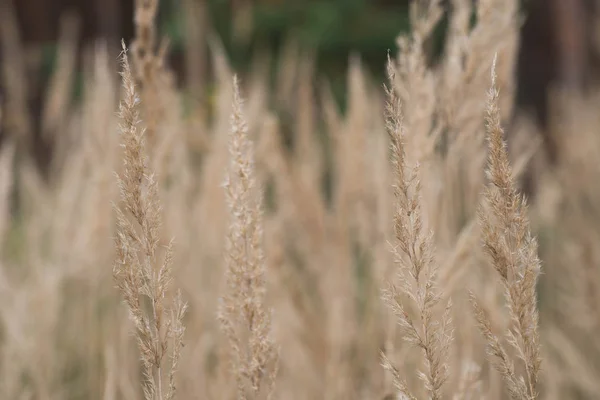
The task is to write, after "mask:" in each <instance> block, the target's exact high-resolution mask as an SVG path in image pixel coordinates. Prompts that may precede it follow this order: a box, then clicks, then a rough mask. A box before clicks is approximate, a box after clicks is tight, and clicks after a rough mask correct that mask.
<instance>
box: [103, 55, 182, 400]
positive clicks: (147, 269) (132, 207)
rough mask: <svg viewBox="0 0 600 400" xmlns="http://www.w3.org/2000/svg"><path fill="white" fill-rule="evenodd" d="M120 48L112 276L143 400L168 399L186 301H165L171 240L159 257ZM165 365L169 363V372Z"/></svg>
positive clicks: (150, 191) (155, 208) (152, 198)
mask: <svg viewBox="0 0 600 400" xmlns="http://www.w3.org/2000/svg"><path fill="white" fill-rule="evenodd" d="M123 51H124V53H123V59H122V63H123V71H122V72H121V76H122V78H123V89H124V93H123V98H122V101H121V104H120V106H119V114H120V119H121V125H120V129H121V134H122V141H123V144H122V146H123V148H124V168H123V171H122V173H121V174H119V175H118V176H117V180H118V184H119V189H120V194H121V202H122V205H121V206H120V207H116V213H117V219H118V222H117V226H118V228H117V236H116V239H115V244H116V249H117V258H116V260H115V263H114V269H113V274H114V278H115V281H116V283H117V285H118V287H119V289H120V290H121V292H122V294H123V297H124V298H125V302H126V303H127V306H128V307H129V311H130V318H131V320H132V322H133V323H134V325H135V330H136V338H137V341H138V345H139V349H140V352H141V360H142V365H143V371H144V376H145V380H144V383H143V388H144V394H145V397H146V400H163V399H167V400H170V399H173V398H175V392H176V390H175V372H176V370H177V364H178V361H179V357H180V350H181V347H182V345H183V334H184V331H185V328H184V326H183V316H184V314H185V310H186V308H187V305H186V304H185V303H184V302H183V300H182V298H181V293H180V292H178V294H177V296H175V297H174V299H173V305H172V306H171V305H168V304H167V303H166V300H167V298H168V295H169V293H168V292H169V288H170V286H171V281H172V265H171V262H172V258H173V244H172V242H171V243H169V245H168V247H167V249H166V252H165V255H164V259H163V260H159V257H158V253H159V231H160V225H161V221H160V213H161V208H160V205H159V199H158V188H157V183H156V179H155V177H154V175H153V173H152V172H151V171H149V168H148V166H147V159H146V157H145V155H144V129H143V128H141V126H140V119H139V112H138V104H139V98H138V96H137V93H136V89H135V84H134V83H133V78H132V75H131V69H130V67H129V61H128V58H127V54H126V48H125V44H124V43H123ZM169 347H170V349H169ZM169 354H170V363H167V362H165V360H164V359H165V356H167V355H169ZM166 364H169V365H168V366H169V371H168V374H167V370H166V367H167V365H166ZM167 385H168V387H163V386H167Z"/></svg>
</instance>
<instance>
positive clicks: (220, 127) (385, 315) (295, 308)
mask: <svg viewBox="0 0 600 400" xmlns="http://www.w3.org/2000/svg"><path fill="white" fill-rule="evenodd" d="M441 4H442V3H441V1H430V2H415V3H414V5H413V8H412V13H411V23H412V26H413V30H412V31H411V32H409V33H408V34H406V35H403V36H401V37H400V38H399V39H398V50H399V54H398V57H397V59H392V60H389V64H388V75H389V79H388V82H387V84H386V85H385V88H384V90H382V89H381V87H380V86H381V85H380V84H379V83H376V82H372V81H371V80H370V79H369V78H368V75H367V74H366V73H365V71H364V70H363V68H362V67H361V64H360V59H359V57H353V58H352V59H351V60H350V63H349V70H348V77H347V79H348V85H347V87H348V92H347V94H346V96H347V100H348V107H347V111H346V112H345V113H341V112H340V111H339V109H338V107H337V104H336V103H335V102H334V101H333V96H332V93H331V92H330V89H329V87H328V86H327V84H326V83H323V84H319V85H315V84H314V82H315V81H317V79H315V74H316V73H315V70H314V67H315V65H314V62H313V61H314V60H313V58H312V57H311V56H310V55H309V54H308V55H307V54H304V53H302V50H301V49H300V48H299V47H298V46H297V45H295V44H294V43H293V42H287V43H286V44H285V51H284V52H283V56H282V58H281V59H280V60H279V64H280V65H279V69H278V71H279V76H278V79H277V81H276V83H275V87H270V86H269V81H270V79H269V78H270V77H269V70H268V68H267V65H268V63H267V62H266V60H265V59H262V58H261V59H258V60H256V63H255V65H256V68H255V69H254V70H253V72H252V73H251V74H249V75H248V76H246V77H244V80H243V82H244V85H242V84H241V83H240V81H239V80H237V79H233V77H234V75H235V73H234V71H232V69H231V67H230V66H229V63H228V60H227V57H226V55H225V54H224V52H223V51H222V48H221V46H220V44H219V42H218V40H216V39H214V38H212V37H211V39H210V41H209V43H210V46H209V48H207V49H203V50H202V51H196V50H192V49H194V41H195V40H200V39H198V38H201V37H204V36H208V32H205V31H204V30H202V29H198V27H197V26H194V25H193V23H192V22H193V21H191V20H192V19H193V18H192V17H193V15H201V14H202V13H203V11H202V9H201V8H198V6H197V4H195V3H194V2H193V1H192V0H190V1H187V2H186V7H187V8H188V9H189V10H190V15H188V17H189V20H188V22H187V29H188V30H189V32H188V36H187V40H189V43H187V48H189V49H190V53H192V54H189V55H188V56H189V59H187V60H186V65H188V74H189V75H190V76H188V77H186V78H187V79H188V80H189V82H192V87H190V88H189V92H188V91H187V90H184V89H179V88H177V86H176V84H175V80H174V77H173V72H172V71H171V70H170V69H169V66H168V65H167V64H166V62H165V60H166V58H165V55H166V54H167V52H168V47H167V46H166V45H159V42H160V38H159V37H158V36H157V32H156V28H155V23H154V19H155V16H156V7H157V6H158V3H157V1H156V0H154V1H152V0H140V1H137V2H136V27H137V30H136V32H137V33H136V38H135V41H134V42H133V43H132V44H131V60H129V59H128V57H127V54H125V53H124V54H123V55H122V57H123V58H122V61H123V62H122V65H121V66H118V65H116V63H113V61H112V60H111V57H109V55H108V54H109V50H107V47H106V46H104V45H102V44H97V45H96V46H95V47H94V48H91V49H89V50H88V51H87V53H86V54H87V55H86V60H85V63H84V65H85V67H84V71H83V73H84V82H85V84H84V95H83V98H82V101H81V102H79V103H73V102H71V101H70V100H69V98H68V96H67V93H68V92H70V88H71V85H72V84H73V82H72V81H70V79H71V75H72V73H71V71H72V70H73V68H74V66H73V52H74V48H73V40H72V39H73V38H72V35H74V33H72V32H75V31H76V28H77V25H76V20H73V19H70V18H65V19H64V21H63V32H64V33H63V39H62V40H61V50H60V53H59V54H60V57H59V58H60V62H59V63H58V64H59V68H58V70H57V71H56V72H55V75H54V77H53V78H52V80H51V85H50V87H49V92H48V95H47V96H46V97H45V99H44V101H43V107H42V108H43V112H42V116H43V118H42V119H41V120H40V124H34V123H33V121H32V120H31V117H30V116H29V114H28V109H27V93H28V89H27V85H28V81H27V79H26V75H25V72H26V71H27V70H28V68H30V66H28V65H27V64H28V62H29V61H28V57H27V56H26V51H25V49H23V48H22V46H21V44H20V41H19V37H18V32H17V30H16V29H15V24H14V18H13V17H14V16H13V15H12V14H11V11H10V9H2V13H0V19H1V20H2V24H0V30H1V31H2V34H1V35H0V37H1V40H2V41H1V42H0V44H1V45H2V48H3V51H4V52H6V53H8V54H10V56H9V57H7V58H3V60H5V61H6V62H5V63H4V64H3V65H2V66H1V67H2V79H3V82H4V85H3V86H4V87H5V88H6V91H5V92H4V95H5V98H4V99H3V102H2V109H1V110H2V114H1V115H0V118H1V121H0V123H1V124H2V130H3V133H4V136H3V138H4V141H3V143H2V148H1V149H0V237H1V238H2V241H3V247H2V249H3V252H2V254H1V255H0V398H2V399H23V400H27V399H31V400H34V399H40V400H54V399H57V400H58V399H61V400H62V399H74V400H75V399H103V400H117V399H124V400H129V399H132V400H133V399H141V398H146V399H152V400H166V399H173V398H178V399H205V398H206V399H224V398H225V399H233V398H238V399H263V398H265V399H266V398H272V399H276V398H281V399H307V400H313V399H392V398H413V399H426V398H431V399H450V398H451V399H456V400H461V399H481V398H486V399H491V400H493V399H504V398H507V397H511V398H515V399H542V398H544V399H546V398H547V399H554V398H556V399H564V398H596V397H598V394H599V393H600V385H599V384H598V377H599V376H600V362H599V361H598V360H600V342H599V341H598V340H597V339H596V337H597V335H596V334H595V332H596V331H597V327H598V325H599V323H600V313H598V311H597V310H598V307H599V306H600V295H599V293H600V279H599V278H598V273H597V272H598V263H599V262H600V253H599V252H598V246H597V243H598V239H599V238H600V231H599V229H598V226H600V210H599V209H598V206H597V204H600V203H599V200H600V190H599V189H598V187H599V186H598V184H597V181H598V179H597V176H598V174H599V173H600V170H599V169H598V167H597V162H596V161H595V160H597V158H598V152H599V150H600V142H599V141H598V135H597V132H596V129H597V128H596V127H597V126H598V114H597V112H596V110H595V107H596V105H597V104H598V99H597V96H591V97H590V98H586V99H574V98H571V97H566V96H565V97H561V96H558V97H557V101H556V106H555V107H556V108H555V109H556V110H557V111H556V112H555V113H553V115H554V117H555V118H556V120H555V121H553V123H552V127H553V131H552V134H553V135H555V136H556V138H558V141H557V142H558V143H560V146H559V148H560V149H561V154H560V157H559V162H558V164H557V165H556V166H555V167H554V168H550V167H543V168H541V169H540V171H541V173H540V174H539V177H538V179H539V186H538V187H539V190H540V192H539V193H538V194H537V196H536V197H535V201H534V202H533V203H531V204H528V205H527V206H526V202H525V200H524V199H523V197H522V196H521V195H520V194H519V192H518V182H519V177H520V174H521V173H522V172H523V171H524V170H526V169H527V168H528V167H529V165H530V164H529V161H530V160H531V158H532V157H534V156H535V155H536V151H537V149H538V146H537V144H538V142H537V140H535V138H534V137H533V135H530V134H531V133H532V130H531V129H530V128H528V127H527V126H523V127H519V126H510V127H508V128H507V131H508V134H505V132H504V129H503V128H502V126H505V127H506V126H507V125H506V123H505V121H507V120H508V117H509V116H510V115H511V112H512V98H513V96H512V94H513V90H514V83H513V80H512V69H513V66H514V58H513V57H514V54H515V49H516V48H517V46H518V43H517V27H518V20H519V15H518V2H517V1H512V0H481V1H479V2H477V3H476V4H475V5H472V2H470V1H467V0H453V1H452V4H453V7H452V13H451V14H450V16H449V30H448V32H449V35H448V41H447V43H446V47H445V48H444V53H443V55H442V57H441V59H440V60H439V62H438V63H436V64H435V65H431V64H430V63H429V62H428V57H427V54H426V51H425V47H426V43H427V42H428V38H429V37H430V36H431V35H432V32H433V30H434V28H435V26H436V25H437V24H438V23H439V22H440V18H441V16H442V14H443V13H442V6H441ZM473 13H475V15H476V16H477V19H476V21H475V23H474V24H473V25H471V24H470V22H469V21H470V16H471V15H472V14H473ZM162 43H166V42H162ZM204 50H206V51H204ZM204 53H206V54H208V55H210V57H212V60H211V63H207V62H206V60H203V59H202V54H204ZM496 54H497V60H498V62H497V63H495V62H494V60H495V55H496ZM129 62H131V65H130V64H129ZM205 65H211V66H212V68H213V70H212V71H208V72H210V73H208V72H207V71H204V67H198V66H205ZM119 68H120V72H121V78H122V79H121V83H122V84H121V85H119V84H118V81H119V80H118V74H117V72H118V71H119ZM202 71H204V72H202ZM490 71H492V73H493V80H492V87H491V89H490V79H489V76H490ZM205 72H207V73H206V75H201V74H203V73H205ZM197 74H200V75H197ZM209 76H212V78H209ZM208 84H211V85H214V88H215V95H214V98H212V99H211V101H203V100H201V101H194V102H193V104H192V108H191V111H192V112H191V113H189V112H184V107H183V100H182V99H183V98H184V97H185V96H187V95H189V94H190V93H191V94H192V96H197V95H199V93H202V90H203V89H202V88H203V87H205V85H208ZM241 93H244V94H245V95H244V98H245V100H244V101H242V96H241ZM195 100H198V99H195ZM273 103H276V104H277V107H278V108H277V110H274V109H272V108H271V107H270V104H273ZM117 110H118V111H119V112H118V113H117V112H116V111H117ZM37 125H41V131H42V132H43V133H44V136H43V137H44V138H45V140H48V141H50V142H51V143H52V144H53V148H54V149H55V152H54V154H55V158H54V160H53V162H52V163H51V164H50V170H49V171H42V172H40V170H39V168H37V166H36V161H35V159H34V157H32V154H33V145H32V141H33V138H34V137H33V133H32V129H33V128H32V127H34V126H37ZM517 130H518V132H519V134H521V133H524V135H521V136H519V137H518V138H519V140H520V141H518V142H517V141H514V142H512V144H513V145H512V146H511V154H510V158H509V155H508V154H507V150H506V144H505V142H506V140H507V137H508V139H509V140H512V139H513V138H514V137H515V136H514V135H515V134H516V133H517ZM486 138H487V146H486V140H485V139H486ZM486 171H487V178H486ZM48 172H50V173H48ZM115 174H116V177H117V178H116V179H115ZM325 187H326V188H327V189H324V188H325ZM113 205H114V206H113ZM536 236H537V237H539V244H538V241H536V239H535V237H536ZM390 250H391V251H390ZM542 264H543V265H544V268H543V270H544V274H542V275H541V276H540V272H541V265H542ZM110 265H113V266H114V268H113V271H112V274H111V269H110ZM538 280H539V283H538ZM115 283H116V285H115ZM115 286H116V287H115ZM382 291H383V296H382ZM382 297H383V299H382ZM538 297H539V299H538ZM122 300H125V302H124V303H125V304H123V301H122ZM184 331H185V335H184ZM382 364H383V365H382Z"/></svg>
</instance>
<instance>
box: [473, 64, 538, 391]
mask: <svg viewBox="0 0 600 400" xmlns="http://www.w3.org/2000/svg"><path fill="white" fill-rule="evenodd" d="M498 95H499V92H498V89H497V86H496V60H494V63H493V65H492V86H491V89H490V91H489V94H488V105H487V118H486V127H487V135H488V142H489V156H488V160H489V161H488V169H487V174H488V179H489V181H490V182H489V184H488V185H487V187H486V189H485V191H484V199H483V200H484V201H483V204H482V206H481V207H480V209H479V212H478V216H479V221H480V223H481V226H482V236H483V247H484V250H485V251H486V253H487V254H488V256H489V258H490V260H491V262H492V265H493V266H494V268H495V269H496V271H497V272H498V274H499V275H500V278H501V281H502V284H503V287H504V292H505V297H506V302H507V306H508V310H509V313H510V318H511V325H512V326H511V328H510V329H509V331H508V332H507V334H506V339H507V341H508V343H509V344H510V345H511V346H512V347H514V349H515V350H516V352H517V354H518V356H519V358H520V359H521V360H522V362H523V364H524V366H525V372H526V377H525V378H526V379H524V378H523V377H522V376H517V373H516V371H515V368H514V364H513V362H512V361H511V360H510V359H509V356H508V353H507V352H506V350H505V349H504V348H503V346H502V344H501V342H500V339H499V338H498V337H497V336H496V335H495V334H494V333H493V332H492V329H491V324H490V322H489V319H488V317H487V315H486V312H485V310H484V309H483V308H482V307H481V306H480V305H479V304H478V302H477V300H476V299H475V296H474V295H473V294H471V301H472V304H473V308H474V311H475V317H476V319H477V322H478V324H479V327H480V330H481V332H482V333H483V335H484V336H485V338H486V339H487V342H488V345H489V353H490V355H491V356H492V357H493V358H495V359H496V360H495V366H496V368H497V369H498V371H499V372H500V373H501V375H502V377H503V378H504V380H505V382H506V384H507V386H508V390H509V392H510V395H511V397H512V398H514V399H535V398H537V396H538V392H537V382H538V373H539V371H540V365H541V357H540V339H539V333H538V319H539V317H538V310H537V298H536V283H537V279H538V276H539V274H540V269H541V266H540V260H539V259H538V256H537V242H536V240H535V238H534V237H533V236H532V234H531V232H530V227H529V220H528V218H527V206H526V203H525V199H524V198H523V197H522V196H521V195H520V194H519V193H518V192H517V190H516V188H515V183H514V179H513V177H512V168H511V166H510V164H509V160H508V153H507V151H506V144H505V142H504V132H503V130H502V127H501V126H500V111H499V108H498Z"/></svg>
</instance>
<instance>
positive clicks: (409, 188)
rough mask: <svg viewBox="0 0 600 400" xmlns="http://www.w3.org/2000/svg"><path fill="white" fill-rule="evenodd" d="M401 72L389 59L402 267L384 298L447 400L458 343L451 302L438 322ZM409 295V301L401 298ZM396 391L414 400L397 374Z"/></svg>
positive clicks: (433, 267)
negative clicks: (409, 153)
mask: <svg viewBox="0 0 600 400" xmlns="http://www.w3.org/2000/svg"><path fill="white" fill-rule="evenodd" d="M395 73H396V72H395V69H394V66H393V64H392V62H391V60H390V59H389V58H388V66H387V74H388V79H389V82H390V86H389V87H387V86H385V90H386V95H387V106H386V130H387V132H388V134H389V136H390V139H391V143H392V144H391V146H392V163H393V167H394V171H395V174H396V177H395V183H394V192H395V197H396V203H395V209H394V234H395V243H394V247H393V250H392V251H393V254H394V258H395V262H396V263H397V264H399V265H400V269H399V271H398V273H397V279H398V282H391V283H390V286H389V288H388V289H386V290H384V291H383V300H384V301H385V303H386V304H387V305H388V307H389V308H390V309H391V310H392V312H393V313H394V315H395V316H396V318H397V319H398V325H399V327H400V329H401V331H402V333H403V335H404V338H405V340H406V341H408V342H410V343H412V344H414V345H416V346H417V347H419V348H420V349H422V351H423V355H424V359H425V364H426V370H425V371H424V372H419V377H420V378H421V379H422V380H423V381H424V383H425V388H426V389H427V392H428V395H429V397H430V398H431V399H441V398H442V386H443V385H444V382H445V381H446V380H447V378H448V364H447V362H448V353H449V348H450V345H451V343H452V336H453V333H452V327H451V319H450V310H451V306H452V304H451V301H448V304H447V306H446V308H445V311H444V313H443V315H442V317H441V320H439V321H438V320H436V317H435V314H436V310H437V308H438V307H437V306H438V305H439V302H440V300H441V291H440V290H439V289H438V288H437V287H436V286H435V283H436V276H437V272H438V265H437V264H436V262H435V260H434V243H433V234H432V233H430V232H427V229H426V227H425V226H424V224H423V219H422V208H421V199H420V182H419V167H418V165H414V166H412V165H409V164H408V163H407V160H406V154H405V146H404V140H405V135H406V133H405V131H404V126H403V121H402V112H401V104H400V98H399V97H398V95H397V93H396V92H395V91H394V89H393V87H392V86H391V85H392V84H393V82H394V79H395ZM402 296H406V297H407V299H408V300H409V301H406V302H405V301H404V300H403V299H402V298H401V297H402ZM409 306H411V307H412V306H414V307H416V309H417V312H418V314H419V316H420V318H419V319H415V318H413V317H412V316H411V315H410V312H409V310H410V308H409ZM383 364H384V367H385V368H386V369H387V370H390V371H395V368H394V367H393V366H392V364H391V361H390V359H389V358H388V357H387V356H386V355H385V354H383ZM394 381H395V385H396V388H397V389H398V390H399V391H400V392H401V393H402V394H403V395H405V396H408V397H409V398H414V397H413V396H412V395H411V394H410V393H409V390H408V388H407V386H406V384H405V383H404V382H403V381H402V379H401V377H400V375H399V373H394Z"/></svg>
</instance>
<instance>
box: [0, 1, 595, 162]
mask: <svg viewBox="0 0 600 400" xmlns="http://www.w3.org/2000/svg"><path fill="white" fill-rule="evenodd" d="M442 3H443V6H444V7H445V8H446V10H447V11H451V9H452V2H451V1H443V2H442ZM597 3H598V2H597V1H596V0H568V1H563V0H522V1H521V11H522V21H521V23H522V24H521V28H520V39H519V43H520V44H519V52H518V57H517V58H516V63H517V65H516V68H515V80H516V82H517V91H516V94H515V96H516V99H515V100H516V109H517V111H525V112H529V113H531V114H532V115H533V116H534V117H535V118H536V120H537V122H538V123H539V124H541V126H542V127H543V126H544V125H545V124H546V122H547V121H546V120H547V118H548V115H547V112H548V111H547V109H548V105H547V93H548V90H549V88H550V87H552V86H561V87H568V88H570V89H575V90H583V89H585V88H589V87H591V86H592V83H593V82H594V81H595V80H596V79H597V77H598V72H599V65H600V63H599V62H598V60H599V58H598V51H597V49H598V46H597V43H596V42H597V37H598V33H597V32H596V30H597V27H596V25H597V24H595V21H596V19H597V8H598V5H597ZM0 4H2V18H3V21H4V22H3V24H2V25H3V26H2V30H1V31H0V37H2V36H4V37H6V36H11V35H13V34H16V35H18V38H19V41H20V42H22V44H23V49H24V54H25V55H26V57H25V58H26V59H25V60H24V62H25V64H26V65H24V67H25V68H26V70H27V76H28V78H29V81H30V82H31V84H30V85H29V88H28V94H27V95H28V99H29V104H30V107H31V109H32V112H34V113H36V112H39V110H40V99H42V98H43V97H44V93H43V91H44V90H45V88H47V87H48V85H46V83H47V81H48V79H49V77H50V76H51V75H52V72H53V71H54V70H55V69H56V67H57V49H58V46H57V43H58V40H59V38H60V34H61V26H63V28H64V29H63V32H64V30H66V32H65V34H66V35H72V36H74V37H75V38H76V41H75V44H76V46H77V48H78V49H79V51H78V55H79V57H78V59H77V64H78V66H79V68H76V69H75V71H76V74H77V77H76V79H77V82H78V84H76V85H74V87H73V90H74V93H73V94H74V98H76V96H77V93H80V92H81V82H82V81H81V76H80V74H79V73H78V72H80V71H81V68H80V67H81V64H82V59H83V58H82V57H81V55H82V54H83V50H84V49H85V48H86V47H89V46H90V45H91V44H92V43H94V42H95V41H98V40H102V41H106V42H107V43H108V44H109V46H110V48H111V49H112V54H113V55H114V54H117V52H118V49H119V42H120V40H121V38H124V39H125V40H126V41H129V40H130V39H131V38H132V37H133V35H134V18H133V10H134V0H1V2H0ZM408 5H409V0H318V1H315V0H304V1H296V0H163V1H161V2H160V9H159V12H158V21H157V24H158V27H159V31H160V32H159V35H160V36H161V37H165V38H168V41H169V53H168V54H169V63H170V66H171V67H172V68H173V69H174V71H175V72H176V73H177V76H178V78H179V85H180V86H184V87H186V88H187V89H189V90H187V93H188V94H189V95H191V96H195V98H196V99H197V100H202V101H210V96H211V85H210V82H211V81H212V78H211V77H210V74H211V67H210V65H209V64H210V57H209V56H208V50H207V49H208V46H209V43H210V41H211V38H213V39H218V40H219V41H220V42H221V43H222V44H223V46H224V48H225V50H226V53H227V55H228V57H229V62H230V63H231V65H232V67H233V68H234V69H235V70H236V71H238V72H239V73H242V74H243V73H245V72H248V71H249V70H250V69H251V68H252V65H254V62H255V61H256V60H258V59H260V58H261V57H262V59H264V57H265V56H266V55H268V56H269V57H270V59H271V63H272V67H273V68H272V69H271V74H272V76H273V77H275V76H276V75H277V71H276V66H277V65H279V64H278V63H277V58H278V56H280V53H281V52H282V49H284V48H286V46H288V45H289V44H290V43H292V42H293V43H295V44H297V45H298V46H299V48H300V49H301V51H302V52H303V54H304V55H305V56H306V57H311V58H312V59H313V60H314V62H315V63H314V65H315V68H316V71H315V75H314V76H315V79H326V80H327V81H328V82H329V83H330V84H331V87H332V90H333V93H334V95H335V98H336V100H337V101H338V103H339V104H340V106H341V107H342V108H343V107H344V104H345V98H344V93H346V90H345V84H346V77H345V76H346V70H347V66H348V60H349V57H350V55H351V54H360V57H361V59H362V62H363V66H364V67H366V70H367V71H368V73H369V74H371V75H372V77H373V78H374V79H376V80H377V81H381V80H382V78H383V71H384V69H383V67H382V66H383V65H384V61H385V57H386V54H387V52H388V50H389V51H391V52H392V54H395V52H396V44H395V40H396V37H397V36H398V35H399V34H401V33H405V32H407V31H408V30H409V15H408V10H409V7H408ZM13 18H14V26H15V27H16V32H12V33H11V32H10V29H9V26H12V24H10V23H7V22H6V21H7V19H13ZM473 18H474V17H473ZM447 29H448V25H447V15H446V16H445V17H444V19H443V21H442V22H441V23H440V24H439V25H438V26H437V28H436V32H435V33H434V35H432V37H431V38H429V40H428V43H427V47H428V49H429V50H428V52H429V54H430V56H431V57H430V62H432V63H435V60H436V55H439V54H440V51H441V49H442V48H443V46H444V37H445V34H446V31H447ZM2 43H3V44H4V45H3V46H2V48H1V49H0V60H1V59H2V57H6V54H7V50H8V51H10V50H9V49H8V48H9V47H10V43H8V44H7V40H3V41H2ZM259 55H260V56H259ZM0 62H1V61H0ZM190 71H193V73H191V72H190ZM186 76H187V77H192V78H191V79H187V80H188V81H187V82H186V78H185V77H186ZM189 80H192V81H191V82H190V81H189ZM2 86H6V83H5V82H3V85H2ZM2 91H3V89H2V87H0V94H1V93H2ZM550 150H551V149H550Z"/></svg>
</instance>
